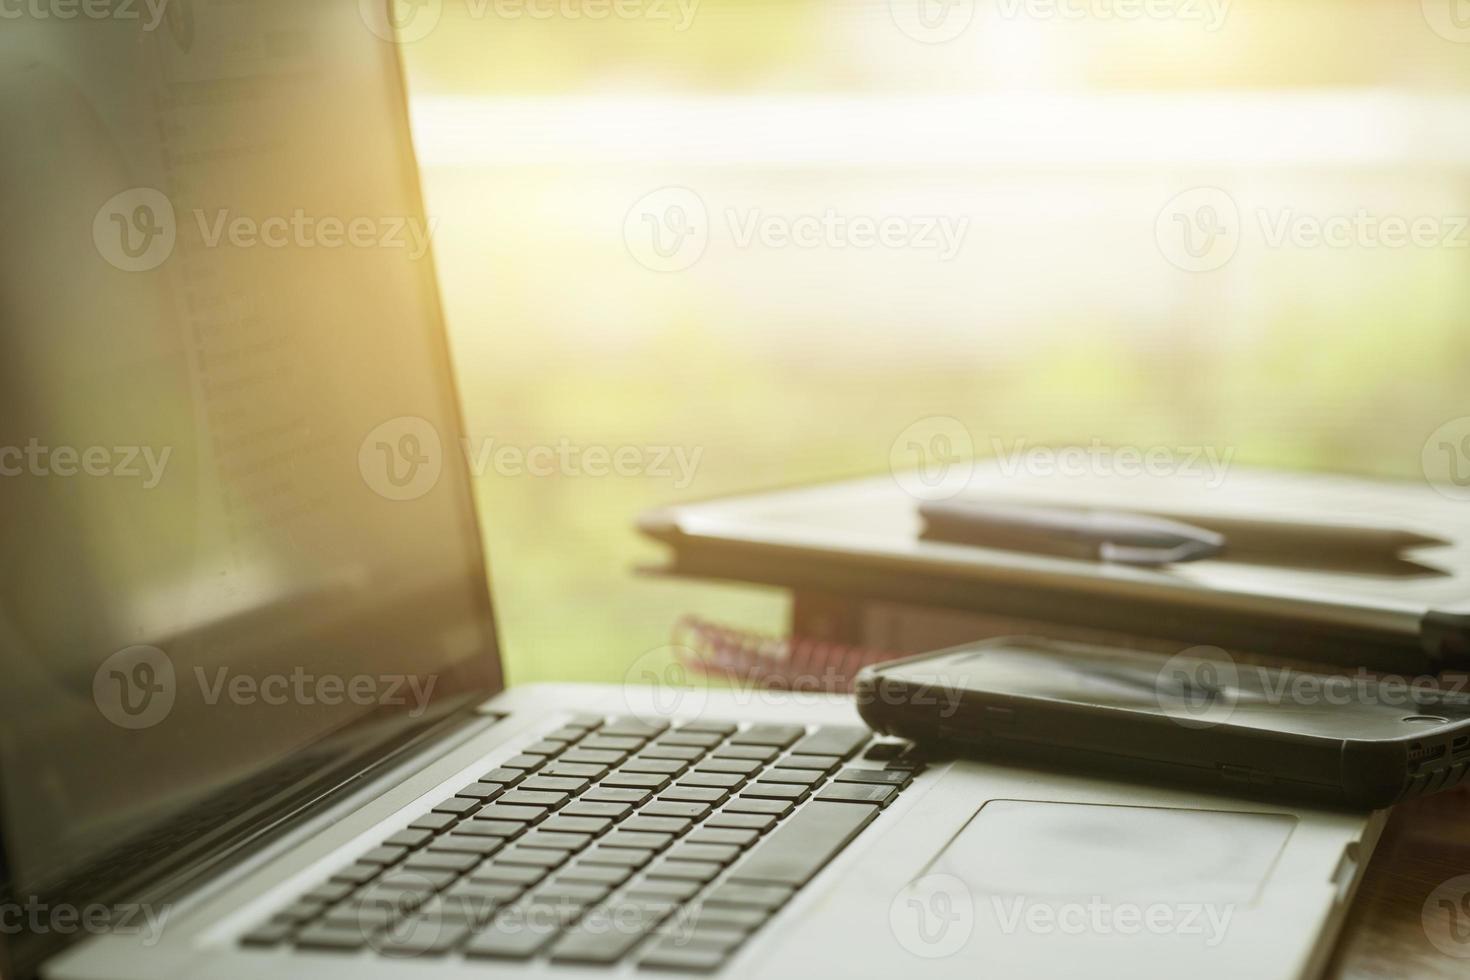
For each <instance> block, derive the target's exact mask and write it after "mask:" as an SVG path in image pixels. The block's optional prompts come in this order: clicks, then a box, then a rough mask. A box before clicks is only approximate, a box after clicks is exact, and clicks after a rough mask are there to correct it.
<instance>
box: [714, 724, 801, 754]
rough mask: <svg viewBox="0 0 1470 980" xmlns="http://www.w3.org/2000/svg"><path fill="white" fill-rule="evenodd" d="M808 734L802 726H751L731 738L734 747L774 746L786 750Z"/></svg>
mask: <svg viewBox="0 0 1470 980" xmlns="http://www.w3.org/2000/svg"><path fill="white" fill-rule="evenodd" d="M805 734H806V729H805V728H804V727H802V726H801V725H751V726H750V727H749V728H747V729H746V730H745V731H743V732H736V733H735V734H734V735H731V736H730V742H731V744H733V745H774V746H776V747H777V748H781V749H784V748H785V747H786V746H788V745H790V744H791V743H792V742H795V741H796V740H797V739H799V738H801V737H802V736H803V735H805Z"/></svg>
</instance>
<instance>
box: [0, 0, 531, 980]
mask: <svg viewBox="0 0 1470 980" xmlns="http://www.w3.org/2000/svg"><path fill="white" fill-rule="evenodd" d="M382 2H383V4H384V6H388V5H390V4H391V0H382ZM372 43H378V44H383V45H389V46H391V47H392V48H393V50H392V52H391V53H389V54H387V55H385V58H386V61H387V65H386V66H385V70H386V71H387V72H389V73H390V74H389V76H388V77H386V78H385V82H386V83H387V85H388V86H389V87H390V91H391V92H393V93H396V96H397V97H396V98H395V99H393V101H394V103H395V104H394V105H393V106H390V107H388V112H389V114H390V116H391V118H392V126H393V129H392V132H391V133H390V135H391V137H392V139H393V141H394V143H395V144H396V145H397V147H398V152H399V160H398V163H399V165H400V168H401V172H402V173H403V174H404V175H405V181H406V182H407V184H408V186H407V187H405V188H403V189H402V190H403V193H404V198H405V200H406V201H408V202H409V204H410V206H411V208H412V209H413V211H414V214H415V216H417V217H419V218H421V219H423V218H425V215H426V208H425V204H424V198H423V188H422V182H421V173H420V168H419V164H418V158H417V154H416V153H415V150H414V146H413V140H412V129H411V125H410V117H409V109H408V98H407V78H406V70H405V66H404V63H403V51H402V46H401V45H398V44H394V43H393V42H390V41H385V40H381V39H378V40H375V41H374V42H372ZM416 264H417V265H418V268H419V270H420V271H419V275H420V276H421V277H422V282H421V287H422V290H423V297H424V300H423V301H424V302H425V303H426V304H427V306H426V307H425V309H424V314H425V320H426V322H427V323H429V324H430V327H431V329H432V331H433V333H434V335H435V336H433V337H430V338H426V339H427V341H428V345H427V346H428V348H429V356H430V357H431V358H432V360H433V373H434V375H435V378H434V381H435V383H436V387H437V388H438V390H439V392H440V393H441V394H442V397H443V399H444V402H445V407H444V419H445V422H446V424H447V425H448V426H449V427H450V428H451V429H452V431H451V432H450V433H449V435H450V437H451V439H452V440H453V441H452V442H451V444H458V442H459V441H460V440H461V439H462V437H463V435H464V432H465V424H464V416H463V407H462V406H463V402H462V401H461V399H460V397H459V386H458V383H457V380H456V375H455V372H454V365H453V358H452V354H451V351H450V346H449V337H448V332H447V328H446V323H445V317H444V309H443V303H442V299H441V296H440V293H439V282H438V274H437V267H436V264H435V260H434V254H433V245H432V242H428V243H426V252H425V254H424V255H423V257H422V259H421V261H419V262H418V263H416ZM446 457H447V459H446V462H445V473H446V475H454V476H453V480H454V484H455V487H454V492H455V494H456V495H457V496H458V497H459V498H460V499H459V500H458V501H457V502H456V504H455V505H454V506H455V507H456V508H457V509H459V511H460V515H459V516H460V520H461V523H462V526H463V533H465V534H467V535H471V536H472V537H471V540H473V541H476V542H483V540H484V536H483V526H482V522H481V520H480V516H479V513H478V509H477V508H476V507H475V502H474V491H473V482H472V478H471V474H470V472H469V469H468V466H467V464H465V463H463V462H461V461H459V460H458V454H455V453H448V454H446ZM473 550H474V558H473V559H472V560H471V561H470V562H469V563H468V564H467V565H466V566H464V570H463V580H462V581H461V582H459V583H458V586H459V587H460V588H461V589H463V590H464V592H465V593H466V594H467V597H468V601H469V603H470V604H471V606H472V618H473V619H474V621H475V622H477V623H478V624H479V625H480V626H481V627H482V629H481V636H483V637H485V638H486V643H487V645H486V647H485V648H484V649H481V650H479V651H478V652H477V653H476V654H474V655H472V656H468V657H465V658H464V659H462V660H460V661H456V662H454V663H452V664H450V665H448V668H447V669H446V670H445V671H443V673H444V675H445V679H446V680H447V681H449V683H448V684H446V685H445V689H446V690H452V691H454V692H456V693H455V694H454V695H453V696H452V697H448V698H440V699H438V701H437V703H435V704H433V705H432V706H431V708H430V710H428V711H426V712H425V713H424V714H423V716H422V717H420V718H419V719H417V720H416V721H415V722H413V723H412V724H404V725H399V726H395V727H393V728H392V730H391V734H388V735H386V736H385V735H384V734H383V727H384V726H383V724H382V722H383V721H384V717H385V715H387V714H388V713H389V709H387V708H379V709H377V710H376V711H373V712H369V713H368V714H367V715H365V716H363V717H361V718H359V719H356V720H355V721H354V722H353V723H351V724H349V725H347V726H344V727H343V728H341V729H337V730H334V731H331V732H328V733H326V734H324V735H322V736H320V737H319V738H316V739H314V740H313V741H311V742H310V743H307V744H305V745H303V746H301V747H300V748H299V749H297V750H296V751H294V752H292V753H290V754H289V755H288V756H286V757H285V758H283V759H282V760H280V761H279V762H278V763H276V764H275V765H274V766H271V767H268V769H267V770H266V772H267V773H268V772H270V771H271V770H272V769H275V768H277V767H279V766H282V765H283V764H286V763H290V762H291V761H293V760H297V759H302V758H306V757H309V755H310V754H311V753H316V752H322V751H323V749H324V748H325V749H326V750H327V755H328V756H329V757H330V759H331V761H330V763H326V764H323V766H322V767H321V768H320V769H317V770H313V771H310V772H309V773H308V774H306V775H304V776H302V778H300V779H299V780H295V781H293V782H290V783H286V784H282V787H281V789H280V791H279V792H276V793H273V794H271V795H270V796H268V797H256V798H254V799H253V804H254V805H253V810H246V811H244V812H241V811H239V810H237V809H235V808H234V807H232V806H231V805H229V804H230V803H231V802H232V801H233V800H234V799H235V797H236V791H237V790H240V789H242V787H241V786H239V785H237V786H233V787H231V789H229V790H225V791H223V792H221V793H218V794H216V795H215V796H213V797H211V798H210V799H208V800H206V801H205V804H206V805H207V806H209V807H210V809H211V810H213V811H216V812H218V813H220V814H221V815H220V816H219V817H218V819H216V820H214V821H213V822H210V823H207V824H201V825H199V826H197V827H196V828H194V829H193V830H192V831H191V832H193V833H195V834H197V838H196V839H197V840H198V841H200V842H202V845H201V846H200V847H198V848H197V849H185V850H184V851H182V852H181V857H180V859H179V860H176V861H169V862H160V863H157V864H153V865H151V866H149V867H148V868H147V869H144V870H141V871H140V870H139V869H134V868H128V869H126V870H122V871H119V870H116V869H115V868H110V867H109V865H110V864H111V862H110V861H109V860H108V857H109V856H110V855H111V854H113V853H116V852H117V851H119V850H125V849H126V848H127V847H128V846H129V845H130V844H132V843H133V842H134V841H136V840H139V839H153V838H154V837H155V836H156V835H159V834H166V833H168V832H169V830H170V828H171V827H173V826H174V825H175V824H176V823H177V822H178V818H179V816H180V815H178V814H171V815H170V817H169V818H165V819H163V820H161V821H160V822H159V825H158V826H156V827H151V828H149V831H148V832H147V833H146V834H144V835H141V836H139V837H135V836H129V837H128V838H127V839H120V840H118V841H116V842H115V846H114V847H112V848H109V849H108V850H107V851H105V852H103V853H102V854H101V855H99V856H98V857H97V858H96V859H94V860H90V861H87V862H84V863H83V864H82V865H81V866H80V867H79V868H78V869H77V870H76V871H75V872H74V873H71V874H68V875H67V876H66V878H65V880H62V881H58V882H48V883H43V884H39V885H34V886H32V885H28V886H27V895H28V897H29V896H32V895H33V896H34V897H35V898H36V899H37V900H38V901H39V902H41V903H43V904H45V905H47V906H49V907H51V908H57V907H60V906H63V905H65V906H70V907H72V908H76V909H81V908H84V907H86V906H88V905H109V906H110V905H116V904H118V903H126V902H134V901H138V900H139V899H140V898H141V897H143V896H146V897H147V900H149V901H164V900H168V899H170V898H171V897H173V896H175V895H177V894H179V893H180V892H181V891H182V890H183V889H184V888H186V887H189V886H191V885H194V884H196V883H197V882H199V881H200V880H201V879H207V878H208V877H209V876H210V875H212V874H214V873H216V872H217V871H219V870H222V869H221V867H220V865H222V864H230V863H233V862H236V861H238V860H239V859H240V858H241V857H242V856H243V854H245V853H248V852H249V851H250V850H251V849H252V848H254V847H259V846H262V845H263V844H264V843H266V842H268V841H269V840H273V839H275V838H276V837H277V836H278V835H280V834H281V833H284V832H286V831H288V830H290V829H292V828H295V827H298V826H300V825H301V824H302V823H303V822H305V821H306V820H309V819H310V818H311V817H312V816H314V815H315V814H317V813H319V812H320V811H321V810H322V809H323V808H324V807H327V806H329V805H331V804H332V803H333V802H334V801H335V800H336V799H337V798H338V797H339V796H340V793H338V792H337V790H339V789H340V788H342V787H344V786H349V785H350V786H354V787H359V786H360V785H361V777H362V776H363V775H364V774H367V773H371V772H373V771H374V770H376V769H379V768H381V767H383V766H384V765H385V764H386V763H387V762H388V761H389V760H395V759H397V758H400V757H402V756H403V755H405V754H406V753H408V752H410V751H413V750H415V749H418V748H421V747H422V746H423V745H424V744H425V743H426V742H432V741H434V740H436V739H438V738H440V737H442V736H443V735H444V734H445V733H446V731H448V730H454V729H457V728H459V727H461V726H462V725H464V724H465V723H466V722H467V721H469V720H471V719H475V718H483V714H482V713H481V712H480V711H479V710H478V709H479V708H480V706H482V705H483V704H484V703H485V702H486V701H488V700H489V699H491V698H493V697H494V696H495V695H496V694H498V693H500V692H501V691H502V690H504V686H505V685H504V675H503V669H502V663H501V659H500V638H499V633H498V629H497V625H496V620H495V615H494V607H493V602H492V599H491V594H490V576H489V566H488V561H487V556H486V554H485V549H484V548H483V546H480V547H477V548H475V549H473ZM19 803H20V801H14V800H9V799H7V798H6V793H5V787H4V781H3V780H0V906H3V904H4V903H7V902H11V901H13V900H14V898H15V897H16V887H15V886H16V881H15V875H14V871H13V869H14V867H15V853H14V850H13V847H14V844H15V842H14V841H13V840H12V839H11V837H10V834H9V833H8V826H7V820H6V819H5V816H6V814H8V813H10V812H11V810H10V809H9V808H10V806H12V805H19ZM195 823H196V824H197V823H198V822H197V820H196V821H195ZM85 938H88V934H87V933H86V932H85V931H83V930H78V931H76V932H74V933H72V934H70V935H62V934H60V933H58V932H56V931H52V932H49V933H47V934H45V935H34V934H31V933H29V932H26V931H22V932H20V933H18V934H15V935H11V936H4V935H3V933H0V965H4V966H5V967H6V968H7V972H6V975H11V973H10V972H8V971H15V972H14V975H16V976H20V977H25V976H30V975H31V974H32V973H33V972H34V971H35V970H37V969H38V967H39V965H40V963H41V962H42V961H44V960H45V959H47V958H49V957H51V956H53V955H55V954H56V953H58V952H60V951H61V950H63V949H65V948H67V947H68V946H70V945H72V944H73V943H75V942H77V941H80V940H82V939H85ZM7 954H8V955H7Z"/></svg>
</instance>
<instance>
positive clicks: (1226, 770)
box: [1219, 762, 1271, 786]
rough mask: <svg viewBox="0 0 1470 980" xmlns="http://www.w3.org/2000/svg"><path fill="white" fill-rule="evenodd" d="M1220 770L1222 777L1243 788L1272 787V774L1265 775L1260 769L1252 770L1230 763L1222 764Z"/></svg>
mask: <svg viewBox="0 0 1470 980" xmlns="http://www.w3.org/2000/svg"><path fill="white" fill-rule="evenodd" d="M1219 770H1220V775H1221V776H1223V777H1224V778H1225V781H1226V782H1228V783H1238V784H1240V785H1242V786H1269V785H1271V776H1270V774H1268V773H1264V772H1262V771H1261V770H1259V769H1252V768H1250V767H1249V766H1237V765H1232V764H1231V763H1228V762H1222V763H1220V765H1219Z"/></svg>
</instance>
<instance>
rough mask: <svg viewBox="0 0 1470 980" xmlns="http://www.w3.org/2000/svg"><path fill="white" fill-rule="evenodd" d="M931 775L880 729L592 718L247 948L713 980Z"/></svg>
mask: <svg viewBox="0 0 1470 980" xmlns="http://www.w3.org/2000/svg"><path fill="white" fill-rule="evenodd" d="M921 766H922V763H921V762H920V761H918V759H917V757H916V756H914V755H913V753H912V752H911V751H910V749H909V747H908V744H907V743H902V742H894V741H891V740H883V739H879V740H874V738H873V736H872V733H871V732H869V731H868V730H867V729H865V728H857V727H845V726H843V727H837V726H824V727H819V728H808V727H805V726H801V725H771V724H755V725H745V726H741V725H737V724H735V723H734V722H712V721H697V722H689V723H687V724H684V725H677V726H670V725H665V724H660V723H653V724H649V723H647V722H644V721H640V720H637V719H629V718H613V719H606V718H602V717H593V716H578V717H576V718H573V719H572V720H571V721H570V722H569V723H567V724H566V725H564V726H563V727H561V728H558V729H556V730H555V731H552V732H549V733H547V734H546V736H545V737H544V738H542V739H540V740H539V741H537V742H535V743H534V744H532V745H528V746H526V747H525V749H523V750H522V751H521V753H520V754H518V755H516V756H515V757H514V758H512V759H508V760H507V761H506V762H504V763H503V764H502V765H500V766H499V767H498V768H495V769H493V770H491V771H489V772H487V773H485V774H484V775H483V776H481V777H480V779H479V780H477V781H476V782H473V783H471V784H470V785H468V786H465V787H464V788H463V789H461V790H460V791H459V792H458V793H456V794H455V795H454V796H451V797H449V798H448V799H446V800H444V801H442V802H441V803H440V804H439V805H437V806H435V807H434V808H433V809H432V811H431V812H429V813H427V814H425V815H424V816H422V817H420V818H419V819H417V820H415V821H414V822H413V823H411V824H410V825H409V826H408V827H407V828H406V829H405V830H402V831H400V832H398V833H395V834H392V835H391V836H389V837H388V838H387V839H385V840H384V841H382V842H381V844H380V845H379V846H377V847H374V848H372V849H371V850H369V851H367V852H366V853H365V854H363V855H361V856H360V857H359V858H358V859H357V860H356V861H355V862H354V863H352V864H349V865H347V866H346V867H344V868H342V869H341V870H340V871H338V872H337V873H336V874H334V875H332V876H331V877H330V878H329V879H328V880H327V881H325V882H322V883H321V884H320V885H318V886H317V887H315V888H312V889H311V890H309V891H307V892H306V893H305V894H303V895H301V896H300V897H299V898H298V899H297V900H295V901H294V902H292V903H290V904H289V905H288V906H287V907H285V908H283V909H280V910H279V911H278V912H277V913H276V914H274V915H273V916H271V918H270V919H269V921H267V922H266V923H264V924H263V925H261V926H260V927H259V928H257V929H255V930H254V931H252V932H250V933H249V934H247V935H246V936H244V937H243V939H242V940H241V941H242V942H243V943H244V944H245V945H246V946H250V947H256V948H264V947H283V948H284V947H289V948H296V949H302V950H311V951H333V952H342V953H354V952H360V951H363V950H369V951H372V952H374V953H376V954H379V955H383V956H396V957H406V956H449V955H459V956H464V957H468V958H473V959H480V960H501V961H506V960H521V961H526V960H531V959H533V958H546V959H549V960H550V961H552V962H554V963H566V964H576V965H579V966H592V965H606V966H611V965H614V964H617V963H621V962H625V961H632V962H635V963H637V964H638V965H639V966H640V967H642V968H644V969H650V970H678V971H684V972H705V971H710V970H715V969H718V968H719V967H720V966H721V965H722V964H723V963H724V962H725V960H726V959H727V958H728V957H729V956H731V955H732V954H733V953H735V951H736V950H738V949H739V948H740V946H741V945H742V944H743V943H744V942H745V941H746V940H747V939H749V938H750V936H751V935H753V934H754V933H755V932H756V931H757V930H758V929H759V928H760V927H761V926H762V925H763V924H764V923H765V922H766V921H767V920H768V919H769V918H770V917H771V916H773V915H774V914H775V913H776V912H777V911H779V910H780V908H781V907H782V906H783V905H785V904H786V903H787V902H788V901H790V899H791V897H792V896H793V895H794V894H795V893H796V891H797V890H798V889H799V888H801V887H802V886H803V885H805V884H806V883H807V882H808V881H810V880H811V879H812V878H813V877H814V876H815V875H816V874H817V872H818V871H820V870H821V869H822V868H823V867H824V866H825V865H826V864H827V863H828V862H829V861H831V859H832V858H833V857H835V856H836V855H837V854H838V853H839V852H840V851H841V850H842V849H843V848H844V847H846V846H847V845H848V844H849V843H850V842H851V841H852V840H853V839H854V838H855V837H857V835H858V834H859V833H860V832H861V831H862V830H863V829H864V828H865V827H866V826H867V825H868V824H869V823H870V822H871V821H872V820H873V819H874V818H875V817H876V816H877V815H878V813H879V812H880V810H881V809H882V808H883V807H885V806H887V805H888V804H889V803H891V802H892V801H893V800H894V798H895V797H897V795H898V794H899V793H900V792H902V791H903V789H904V788H905V787H906V786H908V784H909V782H910V781H911V780H912V779H913V777H914V775H915V774H916V773H917V771H918V770H919V769H920V768H921Z"/></svg>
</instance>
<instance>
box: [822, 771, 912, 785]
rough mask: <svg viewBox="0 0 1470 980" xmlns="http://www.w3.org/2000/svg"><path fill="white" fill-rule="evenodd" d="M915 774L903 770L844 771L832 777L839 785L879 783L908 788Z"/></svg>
mask: <svg viewBox="0 0 1470 980" xmlns="http://www.w3.org/2000/svg"><path fill="white" fill-rule="evenodd" d="M913 778H914V774H913V773H911V772H908V771H906V770H903V769H844V770H842V771H841V772H839V773H838V774H837V775H835V776H833V777H832V780H833V782H838V783H877V784H878V785H880V786H899V787H903V786H907V785H908V784H909V782H910V781H911V780H912V779H913Z"/></svg>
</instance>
